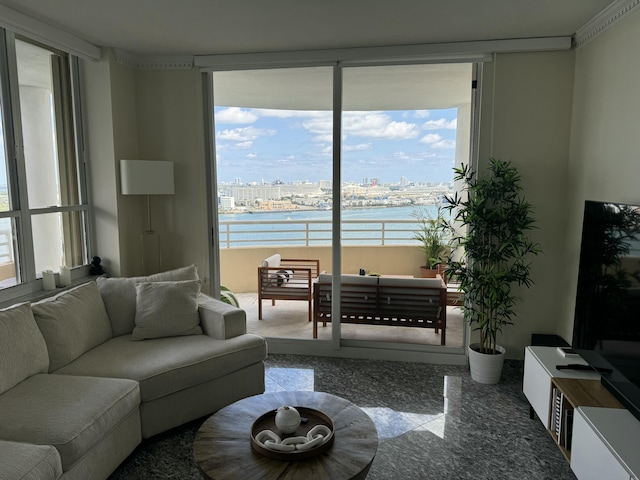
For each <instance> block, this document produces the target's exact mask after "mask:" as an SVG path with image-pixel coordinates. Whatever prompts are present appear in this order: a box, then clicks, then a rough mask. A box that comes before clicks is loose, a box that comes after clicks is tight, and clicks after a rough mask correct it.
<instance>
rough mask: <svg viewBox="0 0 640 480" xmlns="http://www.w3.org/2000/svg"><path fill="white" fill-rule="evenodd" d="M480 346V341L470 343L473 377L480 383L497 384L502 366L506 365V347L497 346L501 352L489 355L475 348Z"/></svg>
mask: <svg viewBox="0 0 640 480" xmlns="http://www.w3.org/2000/svg"><path fill="white" fill-rule="evenodd" d="M479 346H480V344H478V343H472V344H471V345H469V369H470V370H471V378H472V379H473V380H474V381H476V382H478V383H485V384H491V385H493V384H496V383H498V382H499V381H500V377H501V376H502V366H503V365H504V353H505V349H504V348H503V347H501V346H500V345H497V346H496V349H497V350H498V352H499V353H497V354H496V355H488V354H485V353H479V352H478V351H476V350H474V349H477V348H478V347H479Z"/></svg>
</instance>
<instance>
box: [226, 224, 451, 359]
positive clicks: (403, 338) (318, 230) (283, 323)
mask: <svg viewBox="0 0 640 480" xmlns="http://www.w3.org/2000/svg"><path fill="white" fill-rule="evenodd" d="M248 216H249V215H247V217H248ZM414 225H415V221H413V220H348V221H343V236H342V244H343V245H342V272H343V273H353V274H357V273H358V272H359V270H360V269H361V268H364V269H365V270H366V271H367V272H376V273H380V274H383V275H410V276H415V277H420V265H422V263H423V256H422V252H421V250H420V247H419V245H418V244H417V242H415V241H414V240H413V239H412V238H413V230H414ZM330 243H331V222H330V221H329V220H296V221H289V220H272V221H259V222H255V221H250V220H243V221H223V222H220V245H221V248H220V265H221V270H220V273H221V282H222V284H223V285H225V286H227V287H228V288H230V289H231V290H232V291H233V292H234V293H235V294H236V296H237V297H238V299H239V301H240V305H241V307H242V308H243V309H245V310H246V312H247V329H248V331H250V332H253V333H256V334H258V335H263V336H266V337H277V338H294V339H309V340H311V339H312V337H313V335H312V328H313V326H312V323H310V322H308V320H307V303H306V302H301V301H278V302H276V305H275V306H272V305H271V302H270V301H263V320H258V300H257V287H258V284H257V281H258V276H257V267H258V265H260V264H261V262H262V261H263V260H264V259H265V258H267V257H268V256H270V255H272V254H274V253H280V254H281V255H282V256H283V257H287V258H314V259H319V260H320V269H321V270H323V271H327V272H330V271H331V251H332V249H331V245H330ZM318 330H319V334H318V338H319V339H320V340H328V339H330V338H331V326H330V325H327V327H326V328H323V327H322V326H320V327H319V329H318ZM463 330H464V322H463V319H462V313H461V310H460V308H459V307H456V306H448V307H447V334H446V339H447V342H446V346H456V347H460V346H462V344H463ZM341 331H342V338H344V339H352V340H368V341H378V342H394V343H406V344H421V345H440V335H439V334H436V333H435V332H434V331H433V330H432V329H424V330H423V329H420V328H406V327H389V326H374V325H346V324H345V325H342V328H341Z"/></svg>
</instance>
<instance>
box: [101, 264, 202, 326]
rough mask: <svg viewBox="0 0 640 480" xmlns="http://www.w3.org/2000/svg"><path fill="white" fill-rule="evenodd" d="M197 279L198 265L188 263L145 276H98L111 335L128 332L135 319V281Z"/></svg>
mask: <svg viewBox="0 0 640 480" xmlns="http://www.w3.org/2000/svg"><path fill="white" fill-rule="evenodd" d="M179 280H198V267H197V266H196V265H189V266H187V267H182V268H176V269H175V270H169V271H166V272H161V273H156V274H153V275H149V276H146V277H129V278H106V277H98V279H97V283H98V289H99V290H100V295H102V299H103V300H104V305H105V307H106V309H107V314H108V315H109V319H110V320H111V328H112V331H113V336H114V337H117V336H120V335H128V334H130V333H131V332H132V331H133V329H134V327H135V326H136V324H135V319H136V283H139V282H168V281H179Z"/></svg>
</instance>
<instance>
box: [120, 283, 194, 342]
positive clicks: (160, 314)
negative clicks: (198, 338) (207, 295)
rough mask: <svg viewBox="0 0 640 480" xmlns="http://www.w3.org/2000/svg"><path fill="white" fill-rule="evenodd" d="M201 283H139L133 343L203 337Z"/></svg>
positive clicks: (137, 286)
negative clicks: (199, 311)
mask: <svg viewBox="0 0 640 480" xmlns="http://www.w3.org/2000/svg"><path fill="white" fill-rule="evenodd" d="M199 294H200V280H183V281H178V282H141V283H137V284H136V318H135V323H136V326H135V328H134V329H133V332H132V333H131V340H144V339H147V338H162V337H177V336H181V335H200V334H201V333H202V328H200V316H199V314H198V295H199Z"/></svg>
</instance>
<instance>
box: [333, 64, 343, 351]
mask: <svg viewBox="0 0 640 480" xmlns="http://www.w3.org/2000/svg"><path fill="white" fill-rule="evenodd" d="M341 131H342V66H341V65H340V64H336V65H335V66H334V67H333V192H332V193H333V210H332V212H331V215H332V222H333V229H332V233H331V250H332V255H331V258H332V260H331V262H332V263H331V266H332V270H333V279H332V281H331V296H332V298H341V295H340V290H341V287H342V285H341V281H340V280H341V277H340V275H341V273H342V245H341V234H342V203H341V202H342V199H341V195H340V193H341V191H342V188H341V187H342V185H341V183H342V174H341V170H342V156H341V154H342V136H341ZM341 311H342V305H341V302H331V316H332V319H333V320H332V321H331V342H332V345H333V348H335V349H339V348H340V342H341V340H342V334H341V324H340V318H341Z"/></svg>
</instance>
